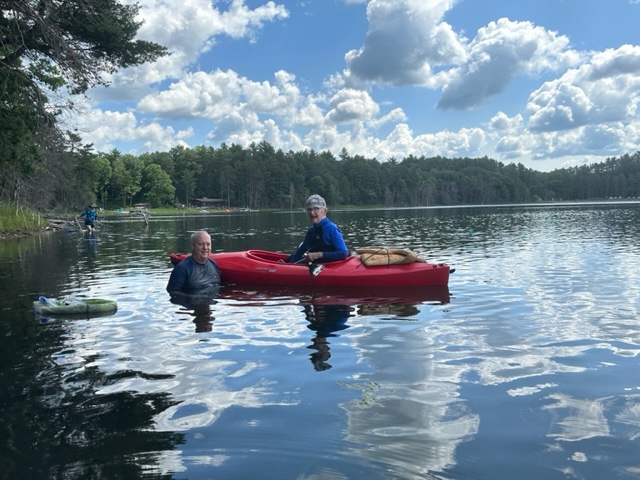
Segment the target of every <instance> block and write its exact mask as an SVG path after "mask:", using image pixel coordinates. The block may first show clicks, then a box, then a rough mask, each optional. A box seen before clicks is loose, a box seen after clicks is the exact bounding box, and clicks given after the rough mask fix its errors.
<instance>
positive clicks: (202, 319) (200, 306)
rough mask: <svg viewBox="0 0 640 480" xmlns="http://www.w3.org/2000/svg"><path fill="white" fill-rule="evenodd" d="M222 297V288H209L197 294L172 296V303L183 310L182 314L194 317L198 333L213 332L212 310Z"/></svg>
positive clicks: (175, 294)
mask: <svg viewBox="0 0 640 480" xmlns="http://www.w3.org/2000/svg"><path fill="white" fill-rule="evenodd" d="M219 296H220V286H219V285H216V286H214V287H208V288H205V289H201V290H198V291H195V292H184V293H175V292H174V294H172V295H171V296H170V301H171V303H173V304H175V305H180V306H182V307H183V308H182V309H181V310H180V312H179V313H180V314H183V315H189V316H191V317H193V324H194V325H195V331H196V333H203V332H211V331H212V330H213V321H214V320H215V318H214V317H213V310H212V308H213V307H214V306H215V304H216V299H217V298H218V297H219Z"/></svg>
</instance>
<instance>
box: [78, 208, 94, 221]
mask: <svg viewBox="0 0 640 480" xmlns="http://www.w3.org/2000/svg"><path fill="white" fill-rule="evenodd" d="M80 216H81V217H87V221H90V222H91V223H93V222H95V221H96V220H97V219H98V211H97V210H96V209H91V208H87V209H86V210H85V211H84V212H82V213H81V214H80Z"/></svg>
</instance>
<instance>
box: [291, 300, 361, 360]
mask: <svg viewBox="0 0 640 480" xmlns="http://www.w3.org/2000/svg"><path fill="white" fill-rule="evenodd" d="M303 310H304V315H305V318H306V319H307V321H308V322H309V325H308V328H309V329H310V330H313V331H314V332H315V336H314V337H313V338H312V339H311V345H309V346H308V347H307V348H310V349H312V350H315V352H313V353H312V354H311V355H309V358H310V360H311V363H312V364H313V368H314V369H315V370H316V371H317V372H322V371H324V370H328V369H330V368H331V364H330V363H329V362H328V360H329V359H330V358H331V351H330V350H331V349H330V347H329V345H330V343H329V338H331V337H335V332H339V331H340V330H344V329H346V328H349V326H348V325H347V322H348V321H349V317H350V316H351V312H352V311H353V307H351V306H349V305H304V307H303Z"/></svg>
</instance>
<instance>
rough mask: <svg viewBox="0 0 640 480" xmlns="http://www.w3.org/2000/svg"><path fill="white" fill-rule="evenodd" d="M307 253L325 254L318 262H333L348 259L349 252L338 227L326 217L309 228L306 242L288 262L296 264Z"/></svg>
mask: <svg viewBox="0 0 640 480" xmlns="http://www.w3.org/2000/svg"><path fill="white" fill-rule="evenodd" d="M307 252H323V253H322V258H321V259H319V260H317V261H318V262H333V261H336V260H342V259H345V258H347V256H348V255H349V250H348V249H347V245H346V244H345V243H344V238H342V232H340V229H339V228H338V226H337V225H336V224H335V223H333V222H332V221H331V220H329V219H328V218H327V217H324V218H323V219H322V220H320V221H319V222H318V223H316V224H315V225H311V226H309V228H308V229H307V233H306V234H305V236H304V240H303V241H302V243H301V244H300V246H298V248H297V249H296V251H295V252H294V253H293V255H291V256H290V257H289V258H288V259H287V262H289V263H296V262H299V261H300V260H302V258H303V257H304V254H305V253H307Z"/></svg>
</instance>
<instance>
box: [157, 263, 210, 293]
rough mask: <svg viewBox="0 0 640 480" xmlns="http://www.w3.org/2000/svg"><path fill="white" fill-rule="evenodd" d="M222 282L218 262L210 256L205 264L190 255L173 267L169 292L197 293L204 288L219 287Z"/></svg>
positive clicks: (168, 286) (168, 284)
mask: <svg viewBox="0 0 640 480" xmlns="http://www.w3.org/2000/svg"><path fill="white" fill-rule="evenodd" d="M221 282H222V276H221V275H220V269H219V268H218V264H217V263H216V262H214V261H213V260H211V259H210V258H208V259H207V261H206V262H205V263H204V264H200V263H198V262H196V261H195V260H194V259H193V257H192V256H191V255H189V256H188V257H187V258H185V259H184V260H183V261H181V262H180V263H178V264H177V265H176V266H175V267H173V271H172V272H171V275H170V276H169V283H167V292H169V293H173V292H182V293H188V294H197V293H198V292H200V291H203V290H207V289H215V288H218V287H220V283H221Z"/></svg>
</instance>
